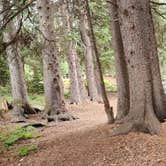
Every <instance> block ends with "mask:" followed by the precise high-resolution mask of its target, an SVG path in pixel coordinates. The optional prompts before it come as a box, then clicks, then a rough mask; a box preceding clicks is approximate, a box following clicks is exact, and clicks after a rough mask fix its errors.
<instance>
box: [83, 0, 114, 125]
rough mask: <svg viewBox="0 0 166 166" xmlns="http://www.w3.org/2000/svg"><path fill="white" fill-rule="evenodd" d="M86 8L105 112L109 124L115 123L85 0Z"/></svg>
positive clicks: (87, 3) (86, 0) (87, 4)
mask: <svg viewBox="0 0 166 166" xmlns="http://www.w3.org/2000/svg"><path fill="white" fill-rule="evenodd" d="M85 7H86V12H87V20H88V24H89V27H90V34H91V39H92V44H93V49H94V56H95V58H96V64H97V70H98V74H99V80H98V81H99V83H100V89H101V94H102V99H103V102H104V107H105V112H106V115H107V118H108V123H113V122H114V117H113V109H112V107H111V106H110V104H109V100H108V97H107V94H106V90H105V85H104V78H103V75H102V70H101V64H100V59H99V52H98V49H97V45H96V38H95V35H94V31H93V25H92V20H91V14H90V8H89V2H88V0H85Z"/></svg>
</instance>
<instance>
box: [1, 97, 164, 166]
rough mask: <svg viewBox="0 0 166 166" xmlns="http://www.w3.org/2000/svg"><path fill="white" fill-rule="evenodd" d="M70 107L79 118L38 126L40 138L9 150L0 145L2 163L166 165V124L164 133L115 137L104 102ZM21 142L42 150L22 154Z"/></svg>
mask: <svg viewBox="0 0 166 166" xmlns="http://www.w3.org/2000/svg"><path fill="white" fill-rule="evenodd" d="M116 100H117V98H116V95H115V94H112V95H110V103H111V105H112V106H113V107H114V110H116V106H115V105H116V104H115V103H116ZM68 109H69V110H70V112H71V113H72V114H73V115H76V116H78V117H79V119H77V120H75V121H70V122H59V123H56V122H51V123H49V124H48V125H47V126H46V127H43V128H40V129H37V130H38V132H39V133H40V135H41V136H40V137H38V138H33V139H29V140H24V141H23V140H22V141H20V142H18V143H17V144H16V145H14V146H12V147H11V148H9V149H4V148H3V146H0V148H1V149H0V166H166V123H165V124H163V125H162V131H163V132H162V134H161V135H160V136H150V135H148V134H143V133H130V134H128V135H124V136H114V137H111V130H112V128H113V127H114V126H113V125H107V124H106V121H107V120H106V116H105V113H104V109H103V104H97V103H93V104H92V103H90V104H88V103H87V104H84V105H69V106H68ZM34 119H35V118H34ZM36 120H37V119H36ZM3 125H5V124H3ZM21 145H37V146H38V147H39V149H38V150H37V151H34V152H31V153H30V154H29V155H27V156H25V157H19V156H18V154H17V151H18V148H19V147H20V146H21Z"/></svg>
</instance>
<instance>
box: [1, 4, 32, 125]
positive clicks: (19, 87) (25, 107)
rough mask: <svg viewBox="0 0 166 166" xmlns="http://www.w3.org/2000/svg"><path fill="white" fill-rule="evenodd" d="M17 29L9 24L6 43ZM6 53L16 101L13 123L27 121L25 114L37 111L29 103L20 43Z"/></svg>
mask: <svg viewBox="0 0 166 166" xmlns="http://www.w3.org/2000/svg"><path fill="white" fill-rule="evenodd" d="M7 5H9V2H8V1H4V4H3V7H4V8H5V7H7ZM4 15H5V13H4ZM16 29H17V28H16V25H15V24H14V22H13V21H11V22H10V23H8V25H7V31H6V32H4V33H3V40H4V42H10V41H11V40H12V39H13V37H15V35H16V31H17V30H16ZM6 53H7V60H8V65H9V71H10V79H11V87H12V96H13V99H14V102H13V107H14V108H13V111H12V121H13V122H19V121H25V118H24V113H26V114H29V113H35V111H34V109H33V108H32V107H31V106H30V104H29V102H28V93H27V88H26V83H25V79H24V70H23V63H22V60H21V51H20V48H19V41H17V42H16V43H13V44H11V45H9V46H8V47H7V49H6Z"/></svg>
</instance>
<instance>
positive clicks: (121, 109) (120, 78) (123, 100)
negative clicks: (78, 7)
mask: <svg viewBox="0 0 166 166" xmlns="http://www.w3.org/2000/svg"><path fill="white" fill-rule="evenodd" d="M112 2H113V3H111V4H108V5H109V11H110V16H111V31H112V41H113V48H114V54H115V68H116V80H117V87H118V102H117V114H116V120H120V119H122V118H124V117H125V116H126V115H127V114H128V112H129V107H130V103H129V80H128V73H127V67H126V61H125V56H124V48H123V42H122V36H121V32H120V24H119V17H118V8H117V1H116V0H114V1H112Z"/></svg>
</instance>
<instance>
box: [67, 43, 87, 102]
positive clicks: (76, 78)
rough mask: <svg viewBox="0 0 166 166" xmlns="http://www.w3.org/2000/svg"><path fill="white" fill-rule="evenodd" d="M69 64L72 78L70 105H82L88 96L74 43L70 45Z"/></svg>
mask: <svg viewBox="0 0 166 166" xmlns="http://www.w3.org/2000/svg"><path fill="white" fill-rule="evenodd" d="M68 64H69V77H70V103H76V104H78V103H82V102H84V101H85V100H86V99H87V94H86V90H85V87H84V84H83V81H82V74H81V69H80V64H79V58H78V55H77V51H76V44H74V42H73V41H70V43H69V53H68Z"/></svg>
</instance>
